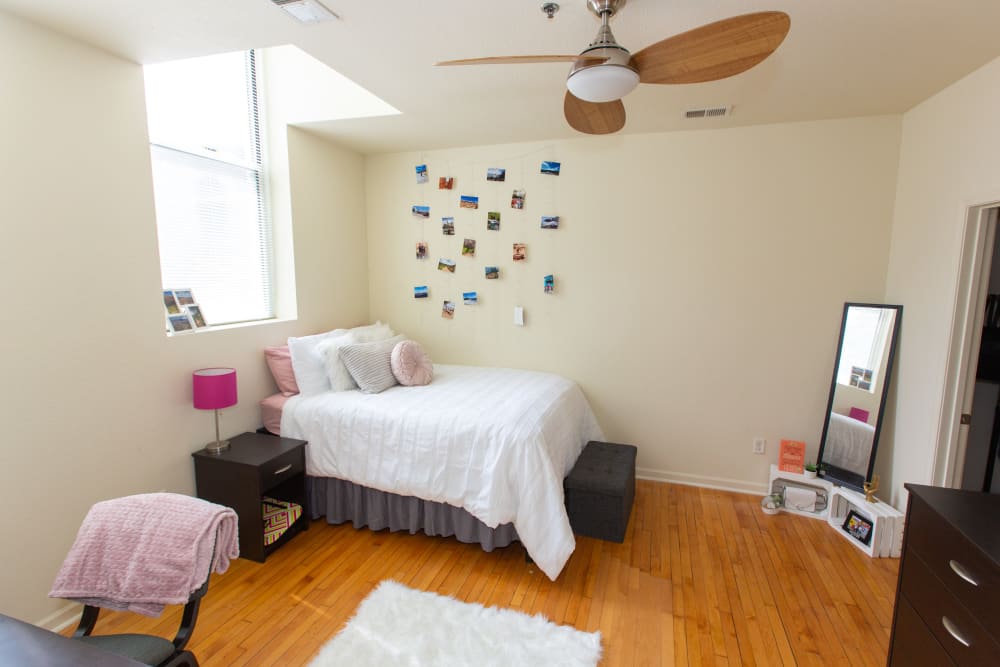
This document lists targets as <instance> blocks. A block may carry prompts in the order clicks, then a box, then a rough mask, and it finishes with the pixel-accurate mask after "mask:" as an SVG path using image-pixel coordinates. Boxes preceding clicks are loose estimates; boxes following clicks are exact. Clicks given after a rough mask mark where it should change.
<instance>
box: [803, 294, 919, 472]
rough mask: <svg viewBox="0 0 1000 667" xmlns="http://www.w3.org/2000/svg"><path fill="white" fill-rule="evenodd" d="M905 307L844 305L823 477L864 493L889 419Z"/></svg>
mask: <svg viewBox="0 0 1000 667" xmlns="http://www.w3.org/2000/svg"><path fill="white" fill-rule="evenodd" d="M902 315H903V307H902V306H893V305H887V304H872V303H845V304H844V314H843V318H842V319H841V322H840V338H839V340H838V342H837V355H836V357H835V359H834V363H833V381H832V382H831V385H830V398H829V401H828V402H827V406H826V414H825V418H824V422H823V435H822V437H821V438H820V445H819V455H818V456H817V461H818V463H819V469H820V475H821V476H823V477H824V478H825V479H827V480H828V481H830V482H833V483H834V484H838V485H841V486H846V487H848V488H850V489H854V490H855V491H863V487H864V484H865V482H868V481H870V480H871V476H872V469H873V468H874V466H875V453H876V451H877V449H878V439H879V434H880V432H881V428H882V421H883V417H884V416H885V398H886V395H887V393H888V391H889V378H890V376H891V375H892V366H893V361H894V359H895V355H896V343H897V339H898V337H899V325H900V320H901V319H902Z"/></svg>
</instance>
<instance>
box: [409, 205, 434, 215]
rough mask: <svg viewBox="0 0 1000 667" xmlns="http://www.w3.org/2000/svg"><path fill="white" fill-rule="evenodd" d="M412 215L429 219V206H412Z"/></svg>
mask: <svg viewBox="0 0 1000 667" xmlns="http://www.w3.org/2000/svg"><path fill="white" fill-rule="evenodd" d="M411 210H412V211H413V215H415V216H417V217H418V218H429V217H431V207H430V206H414V207H413V208H412V209H411Z"/></svg>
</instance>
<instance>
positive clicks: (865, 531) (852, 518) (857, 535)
mask: <svg viewBox="0 0 1000 667" xmlns="http://www.w3.org/2000/svg"><path fill="white" fill-rule="evenodd" d="M842 527H843V529H844V531H845V532H846V533H847V534H848V535H850V536H851V537H853V538H854V539H856V540H857V541H858V542H861V544H864V545H865V546H868V545H869V544H870V543H871V541H872V522H871V519H868V518H866V517H864V516H862V515H860V514H858V513H857V512H856V511H854V510H851V511H849V512H848V513H847V516H846V517H845V518H844V525H843V526H842Z"/></svg>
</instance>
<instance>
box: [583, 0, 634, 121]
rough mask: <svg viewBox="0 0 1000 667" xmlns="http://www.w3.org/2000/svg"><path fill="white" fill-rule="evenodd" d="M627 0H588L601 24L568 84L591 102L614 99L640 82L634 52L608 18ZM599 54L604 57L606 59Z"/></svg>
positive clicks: (621, 96)
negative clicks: (618, 38) (623, 43)
mask: <svg viewBox="0 0 1000 667" xmlns="http://www.w3.org/2000/svg"><path fill="white" fill-rule="evenodd" d="M624 4H625V0H617V1H614V0H588V3H587V6H588V7H590V10H591V11H592V12H594V13H595V14H597V15H598V16H599V17H600V18H601V28H600V30H598V31H597V37H596V38H594V41H593V42H591V43H590V46H589V47H588V48H587V49H586V50H584V52H583V53H581V54H580V57H579V58H578V59H577V60H575V61H574V62H573V67H572V68H571V69H570V71H569V77H568V78H567V79H566V87H567V88H568V89H569V92H571V93H573V95H575V96H576V97H578V98H580V99H581V100H585V101H587V102H611V101H614V100H620V99H621V98H623V97H625V96H626V95H628V94H629V93H630V92H632V90H633V89H635V87H636V86H637V85H639V72H638V70H636V69H635V67H633V66H632V64H631V60H632V54H630V53H629V52H628V49H626V48H625V47H624V46H621V45H620V44H618V42H617V41H616V40H615V36H614V35H613V34H612V33H611V26H609V25H608V19H610V18H611V16H612V15H613V14H614V13H615V11H616V10H617V9H620V8H621V7H622V6H624ZM595 58H597V59H600V58H603V59H604V60H603V62H602V61H600V60H597V61H596V62H595Z"/></svg>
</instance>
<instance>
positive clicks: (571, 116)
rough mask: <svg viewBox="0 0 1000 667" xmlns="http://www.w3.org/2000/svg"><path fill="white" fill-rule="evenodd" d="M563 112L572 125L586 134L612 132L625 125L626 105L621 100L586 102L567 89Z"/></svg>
mask: <svg viewBox="0 0 1000 667" xmlns="http://www.w3.org/2000/svg"><path fill="white" fill-rule="evenodd" d="M563 113H564V114H566V122H568V123H569V124H570V127H572V128H573V129H574V130H577V131H578V132H583V133H585V134H611V133H612V132H617V131H618V130H620V129H622V128H623V127H625V105H624V104H622V101H621V100H615V101H614V102H585V101H583V100H581V99H580V98H579V97H577V96H576V95H574V94H573V93H571V92H569V91H567V92H566V101H565V102H563Z"/></svg>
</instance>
